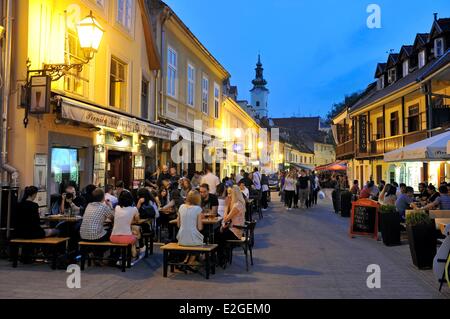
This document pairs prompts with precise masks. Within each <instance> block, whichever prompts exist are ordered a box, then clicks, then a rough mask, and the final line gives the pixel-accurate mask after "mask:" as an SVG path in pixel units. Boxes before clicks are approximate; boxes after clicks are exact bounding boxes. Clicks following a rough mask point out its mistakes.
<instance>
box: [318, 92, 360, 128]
mask: <svg viewBox="0 0 450 319" xmlns="http://www.w3.org/2000/svg"><path fill="white" fill-rule="evenodd" d="M362 93H363V92H361V91H358V92H354V93H351V94H349V95H346V96H345V98H344V100H343V101H341V102H339V103H334V104H333V105H332V106H331V110H330V111H328V113H327V117H326V118H325V123H326V124H331V121H332V119H333V117H335V116H336V115H338V114H339V113H340V112H341V111H342V110H343V109H344V108H345V107H352V105H353V104H355V103H356V102H357V101H358V100H359V99H360V97H361V95H362Z"/></svg>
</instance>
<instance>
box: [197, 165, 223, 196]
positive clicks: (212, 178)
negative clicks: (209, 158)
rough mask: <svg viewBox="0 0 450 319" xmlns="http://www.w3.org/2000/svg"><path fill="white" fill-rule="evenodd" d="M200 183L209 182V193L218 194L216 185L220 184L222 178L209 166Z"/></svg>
mask: <svg viewBox="0 0 450 319" xmlns="http://www.w3.org/2000/svg"><path fill="white" fill-rule="evenodd" d="M200 184H208V186H209V193H210V194H214V195H216V187H217V185H219V184H220V180H219V178H218V177H217V176H216V175H214V174H213V173H212V172H211V168H210V167H209V166H207V167H206V174H205V175H204V176H203V177H202V180H201V182H200Z"/></svg>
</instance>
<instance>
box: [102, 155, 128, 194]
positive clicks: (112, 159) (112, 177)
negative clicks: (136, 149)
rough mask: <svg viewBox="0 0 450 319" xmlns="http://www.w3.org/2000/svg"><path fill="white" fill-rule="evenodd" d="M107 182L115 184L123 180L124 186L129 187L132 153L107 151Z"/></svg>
mask: <svg viewBox="0 0 450 319" xmlns="http://www.w3.org/2000/svg"><path fill="white" fill-rule="evenodd" d="M107 168H108V169H107V171H108V172H107V174H108V176H107V183H108V184H112V185H116V183H117V182H118V181H123V182H124V184H125V187H126V188H129V189H131V188H132V185H131V182H132V180H131V168H132V155H131V153H129V152H120V151H111V150H110V151H108V164H107Z"/></svg>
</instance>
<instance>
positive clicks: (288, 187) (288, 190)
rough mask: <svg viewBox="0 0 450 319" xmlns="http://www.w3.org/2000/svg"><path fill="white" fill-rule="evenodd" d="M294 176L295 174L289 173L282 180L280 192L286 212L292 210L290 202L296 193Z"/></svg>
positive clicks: (295, 177)
mask: <svg viewBox="0 0 450 319" xmlns="http://www.w3.org/2000/svg"><path fill="white" fill-rule="evenodd" d="M296 175H297V174H296V173H295V171H290V172H289V174H288V175H287V176H286V178H285V180H284V184H283V189H282V190H283V191H284V196H285V201H286V209H287V210H291V209H292V202H293V200H294V195H295V193H296V191H297V176H296Z"/></svg>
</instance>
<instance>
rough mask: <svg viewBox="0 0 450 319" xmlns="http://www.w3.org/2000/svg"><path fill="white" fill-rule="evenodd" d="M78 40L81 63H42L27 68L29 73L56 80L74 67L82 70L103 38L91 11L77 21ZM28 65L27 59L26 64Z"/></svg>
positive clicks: (102, 31)
mask: <svg viewBox="0 0 450 319" xmlns="http://www.w3.org/2000/svg"><path fill="white" fill-rule="evenodd" d="M76 28H77V35H78V41H79V43H80V48H81V50H82V51H83V54H84V58H85V60H84V61H82V62H81V63H70V62H69V63H68V64H65V63H60V64H44V67H43V69H42V70H28V74H29V73H41V74H43V75H49V76H50V77H51V80H52V81H57V80H59V79H60V78H62V77H63V76H64V75H65V74H66V73H67V72H68V71H70V70H72V69H75V70H77V71H78V72H81V71H82V70H83V66H84V65H85V64H88V63H89V61H90V60H92V58H93V57H94V54H95V53H97V51H98V48H99V46H100V42H101V41H102V38H103V33H105V30H104V29H103V28H102V27H101V25H100V24H99V23H98V22H97V20H96V19H95V18H94V16H93V14H92V11H91V12H90V13H89V15H88V16H86V17H85V18H84V19H83V20H81V21H80V22H78V24H77V26H76ZM29 65H30V63H29V61H28V66H29Z"/></svg>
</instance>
